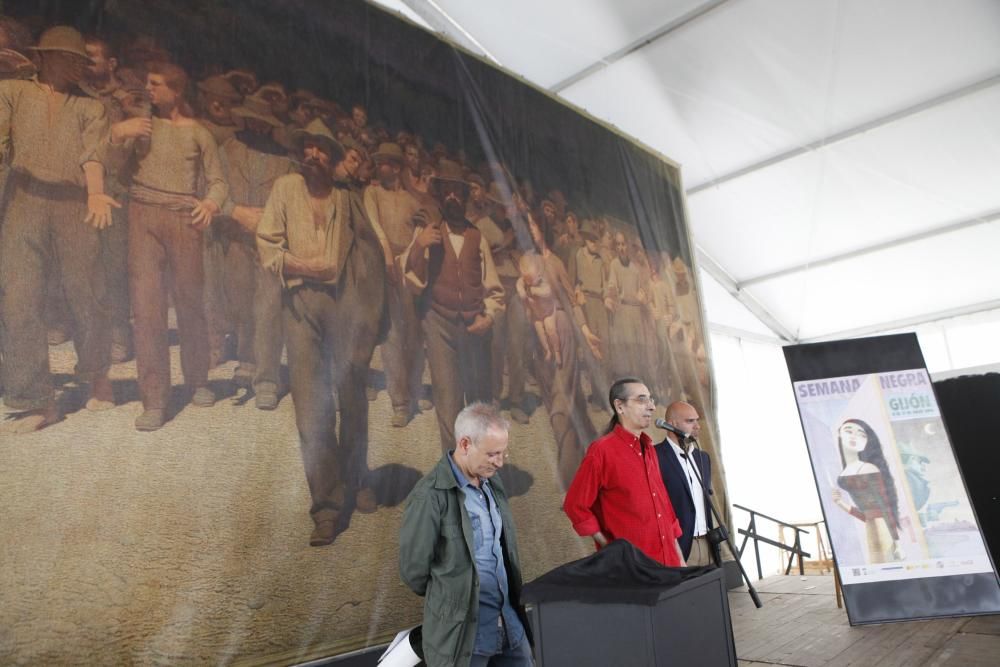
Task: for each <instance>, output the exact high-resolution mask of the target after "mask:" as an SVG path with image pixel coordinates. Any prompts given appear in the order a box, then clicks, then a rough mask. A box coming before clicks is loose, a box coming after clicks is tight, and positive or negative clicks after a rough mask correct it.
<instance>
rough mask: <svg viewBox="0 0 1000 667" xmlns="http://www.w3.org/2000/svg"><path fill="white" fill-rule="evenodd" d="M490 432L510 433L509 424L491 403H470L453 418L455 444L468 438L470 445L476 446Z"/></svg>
mask: <svg viewBox="0 0 1000 667" xmlns="http://www.w3.org/2000/svg"><path fill="white" fill-rule="evenodd" d="M492 430H497V431H503V432H505V433H506V432H508V431H510V422H509V421H507V420H506V419H505V418H504V416H503V415H501V414H500V410H499V409H497V408H496V406H494V405H492V404H491V403H483V402H476V403H470V404H469V405H467V406H465V408H463V409H462V411H461V412H459V413H458V417H456V418H455V442H458V441H459V440H461V439H462V438H468V439H469V440H471V441H472V444H477V443H478V442H479V440H480V439H481V438H482V437H483V436H484V435H486V434H487V433H488V432H490V431H492Z"/></svg>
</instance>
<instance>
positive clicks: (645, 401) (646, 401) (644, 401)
mask: <svg viewBox="0 0 1000 667" xmlns="http://www.w3.org/2000/svg"><path fill="white" fill-rule="evenodd" d="M625 400H626V401H635V402H636V403H638V404H639V405H656V399H655V398H653V397H652V396H646V395H645V394H643V395H642V396H630V397H629V398H626V399H625Z"/></svg>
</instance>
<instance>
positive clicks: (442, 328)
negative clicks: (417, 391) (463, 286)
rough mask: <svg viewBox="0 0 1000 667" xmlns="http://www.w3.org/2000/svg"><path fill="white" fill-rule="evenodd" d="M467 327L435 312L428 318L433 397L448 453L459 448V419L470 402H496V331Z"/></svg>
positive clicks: (462, 322) (428, 362)
mask: <svg viewBox="0 0 1000 667" xmlns="http://www.w3.org/2000/svg"><path fill="white" fill-rule="evenodd" d="M467 326H468V325H466V323H465V322H464V321H463V320H461V319H460V318H458V319H454V320H451V319H447V318H445V317H443V316H442V315H440V314H439V313H437V312H436V311H435V310H428V311H427V314H426V315H425V316H424V322H423V327H424V340H425V341H426V343H427V365H428V366H430V369H431V394H432V395H433V397H434V411H435V412H436V413H437V419H438V430H439V432H440V433H441V447H442V449H444V451H448V450H451V449H454V448H455V419H456V418H457V417H458V413H459V412H461V411H462V408H463V407H465V405H466V404H467V403H473V402H475V401H491V400H493V392H492V387H493V377H492V375H491V373H490V365H491V364H490V341H491V338H492V332H490V331H487V332H486V333H485V334H482V335H475V334H470V333H469V332H468V330H467V329H466V327H467Z"/></svg>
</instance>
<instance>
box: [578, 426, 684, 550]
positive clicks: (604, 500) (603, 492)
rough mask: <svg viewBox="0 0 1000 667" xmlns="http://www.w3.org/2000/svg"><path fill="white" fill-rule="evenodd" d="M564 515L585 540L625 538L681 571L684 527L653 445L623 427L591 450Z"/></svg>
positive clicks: (592, 446) (581, 468)
mask: <svg viewBox="0 0 1000 667" xmlns="http://www.w3.org/2000/svg"><path fill="white" fill-rule="evenodd" d="M563 511H564V512H566V515H567V516H568V517H569V520H570V521H572V522H573V529H574V530H575V531H576V532H577V533H578V534H579V535H582V536H585V537H586V536H590V535H593V534H594V533H596V532H598V531H601V532H602V533H604V536H605V537H607V538H608V540H609V541H610V540H613V539H619V538H620V539H626V540H628V541H629V542H631V543H632V544H634V545H635V546H636V547H637V548H638V549H640V550H641V551H642V552H643V553H644V554H646V555H647V556H649V557H650V558H652V559H654V560H657V561H659V562H660V563H662V564H664V565H667V566H670V567H679V566H680V564H681V562H680V555H679V553H678V550H677V546H676V543H677V538H678V537H680V535H681V525H680V523H679V522H678V521H677V515H676V514H674V507H673V505H671V504H670V496H669V495H667V489H666V487H664V486H663V477H662V476H661V475H660V464H659V462H658V461H657V457H656V452H655V451H654V449H653V441H652V440H651V439H650V437H649V436H648V435H646V434H645V433H643V434H641V435H640V436H639V437H636V436H634V435H632V434H631V433H629V432H628V431H627V430H625V428H624V427H622V426H621V425H620V424H619V425H618V426H616V427H615V429H614V430H613V431H612V432H611V433H609V434H607V435H605V436H604V437H602V438H598V439H597V440H595V441H594V442H593V444H591V445H590V448H589V449H588V450H587V455H586V456H584V457H583V463H581V464H580V469H579V470H577V471H576V476H575V477H574V478H573V483H572V484H570V487H569V491H568V492H567V493H566V501H565V502H564V503H563Z"/></svg>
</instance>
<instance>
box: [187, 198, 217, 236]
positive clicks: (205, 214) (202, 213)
mask: <svg viewBox="0 0 1000 667" xmlns="http://www.w3.org/2000/svg"><path fill="white" fill-rule="evenodd" d="M218 212H219V205H218V204H216V203H215V202H214V201H212V200H210V199H203V200H202V201H200V202H198V205H197V206H195V207H194V208H193V209H192V210H191V226H192V227H194V228H195V229H199V230H201V229H205V228H206V227H208V226H209V225H210V224H211V223H212V218H213V217H214V216H215V214H216V213H218Z"/></svg>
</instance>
